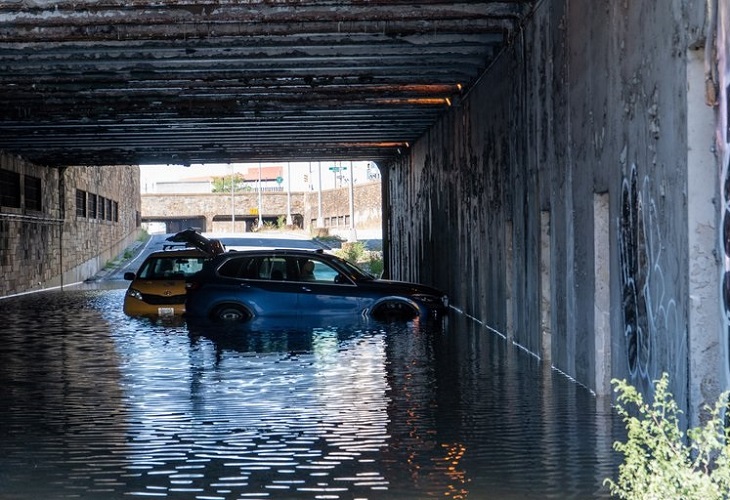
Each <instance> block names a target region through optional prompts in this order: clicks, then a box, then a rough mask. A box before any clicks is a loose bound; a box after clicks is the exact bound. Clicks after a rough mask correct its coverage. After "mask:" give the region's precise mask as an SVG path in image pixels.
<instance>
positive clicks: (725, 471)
mask: <svg viewBox="0 0 730 500" xmlns="http://www.w3.org/2000/svg"><path fill="white" fill-rule="evenodd" d="M612 383H613V384H614V390H615V391H616V392H617V393H618V396H617V411H618V412H619V414H620V415H621V416H622V417H623V421H624V423H625V424H626V430H627V431H628V433H627V441H626V442H625V443H623V442H620V441H617V442H615V443H614V449H616V450H617V451H619V452H620V453H622V454H623V455H624V461H623V463H622V464H621V465H620V466H619V476H618V480H617V481H616V482H614V481H613V480H611V479H606V480H605V481H604V483H605V484H608V486H609V487H610V490H611V494H612V495H614V496H618V497H620V498H625V499H630V500H639V499H641V500H655V499H656V500H663V499H669V498H672V499H703V500H709V499H723V498H730V446H729V445H728V443H729V442H730V441H728V440H729V439H730V432H728V429H726V428H725V427H724V425H723V423H724V422H723V413H724V412H725V410H726V409H727V408H728V405H727V397H728V393H727V392H726V393H723V395H722V396H721V397H720V399H719V400H718V402H717V403H716V404H715V406H714V408H713V407H709V406H707V407H705V410H706V411H707V412H708V419H707V422H706V423H705V424H704V425H703V426H700V427H697V428H693V429H689V430H688V431H687V433H686V435H685V434H684V433H683V432H682V431H681V430H680V426H679V415H680V414H681V410H680V409H679V407H678V406H677V403H676V402H675V401H674V399H673V398H672V394H671V393H669V392H668V391H667V386H668V385H669V377H668V375H667V374H666V373H664V374H663V375H662V378H661V379H660V380H657V381H656V382H655V387H654V401H653V403H651V404H649V403H645V402H644V400H643V398H642V396H641V394H640V393H639V392H638V391H637V390H636V388H634V387H633V386H631V385H629V384H628V383H627V382H626V381H625V380H616V379H614V380H612ZM627 406H628V407H629V408H631V409H633V410H634V412H633V414H632V413H631V412H629V409H627Z"/></svg>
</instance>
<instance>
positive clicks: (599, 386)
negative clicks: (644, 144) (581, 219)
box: [593, 193, 612, 396]
mask: <svg viewBox="0 0 730 500" xmlns="http://www.w3.org/2000/svg"><path fill="white" fill-rule="evenodd" d="M609 214H610V212H609V196H608V193H596V194H594V195H593V276H594V285H593V286H594V289H593V297H594V299H593V330H594V335H595V338H594V342H595V344H594V345H595V374H594V375H595V383H594V387H595V390H596V394H598V395H599V396H603V395H607V394H610V393H611V376H612V371H611V285H610V281H611V251H610V248H611V238H610V233H609V231H610V228H611V221H610V215H609Z"/></svg>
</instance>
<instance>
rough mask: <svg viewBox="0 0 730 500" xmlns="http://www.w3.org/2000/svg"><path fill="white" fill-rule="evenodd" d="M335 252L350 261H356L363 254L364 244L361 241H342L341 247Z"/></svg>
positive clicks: (360, 259) (361, 258)
mask: <svg viewBox="0 0 730 500" xmlns="http://www.w3.org/2000/svg"><path fill="white" fill-rule="evenodd" d="M335 254H337V255H338V256H339V257H342V258H343V259H345V260H349V261H350V262H354V263H358V262H360V261H362V260H363V256H364V255H365V244H364V243H363V242H362V241H353V242H347V243H343V244H342V248H340V249H339V250H336V251H335Z"/></svg>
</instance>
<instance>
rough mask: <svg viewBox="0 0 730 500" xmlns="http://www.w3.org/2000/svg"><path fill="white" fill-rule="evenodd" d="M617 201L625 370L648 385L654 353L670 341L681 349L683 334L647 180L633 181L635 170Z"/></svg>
mask: <svg viewBox="0 0 730 500" xmlns="http://www.w3.org/2000/svg"><path fill="white" fill-rule="evenodd" d="M620 202H621V211H620V216H619V221H618V254H619V266H620V285H621V301H622V313H623V326H624V337H625V342H626V354H627V364H628V370H629V373H630V375H631V377H632V378H634V379H636V378H639V379H642V380H645V381H647V382H651V378H652V377H653V376H654V375H656V373H654V370H652V369H651V365H652V357H653V356H654V355H655V353H656V351H657V350H659V349H661V350H666V346H667V345H669V344H674V343H675V342H679V343H680V344H681V345H684V335H683V334H682V333H681V331H682V329H681V325H680V321H679V318H678V314H677V304H676V301H675V299H674V298H673V297H671V296H670V294H669V293H668V292H667V283H666V278H665V271H664V269H663V267H662V251H663V246H662V234H661V230H660V226H659V218H658V212H657V208H656V204H655V203H654V199H653V198H652V197H651V182H650V179H649V177H648V176H646V177H644V179H643V182H640V181H639V176H638V173H637V169H636V165H632V167H631V171H630V172H629V174H628V176H627V177H624V179H623V182H622V187H621V200H620ZM660 345H661V346H662V347H660ZM675 354H679V353H675ZM678 357H679V356H676V357H675V360H676V361H677V362H678V359H677V358H678ZM667 361H669V360H667Z"/></svg>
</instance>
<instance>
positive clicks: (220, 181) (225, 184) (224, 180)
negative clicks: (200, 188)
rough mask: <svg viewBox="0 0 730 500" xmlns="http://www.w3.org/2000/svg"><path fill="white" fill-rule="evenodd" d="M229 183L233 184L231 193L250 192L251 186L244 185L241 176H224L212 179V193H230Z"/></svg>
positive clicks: (244, 182) (244, 181)
mask: <svg viewBox="0 0 730 500" xmlns="http://www.w3.org/2000/svg"><path fill="white" fill-rule="evenodd" d="M231 183H233V192H234V193H238V192H241V191H251V186H249V185H248V184H246V180H245V179H244V177H243V174H233V175H224V176H221V177H213V192H214V193H230V192H231Z"/></svg>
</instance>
